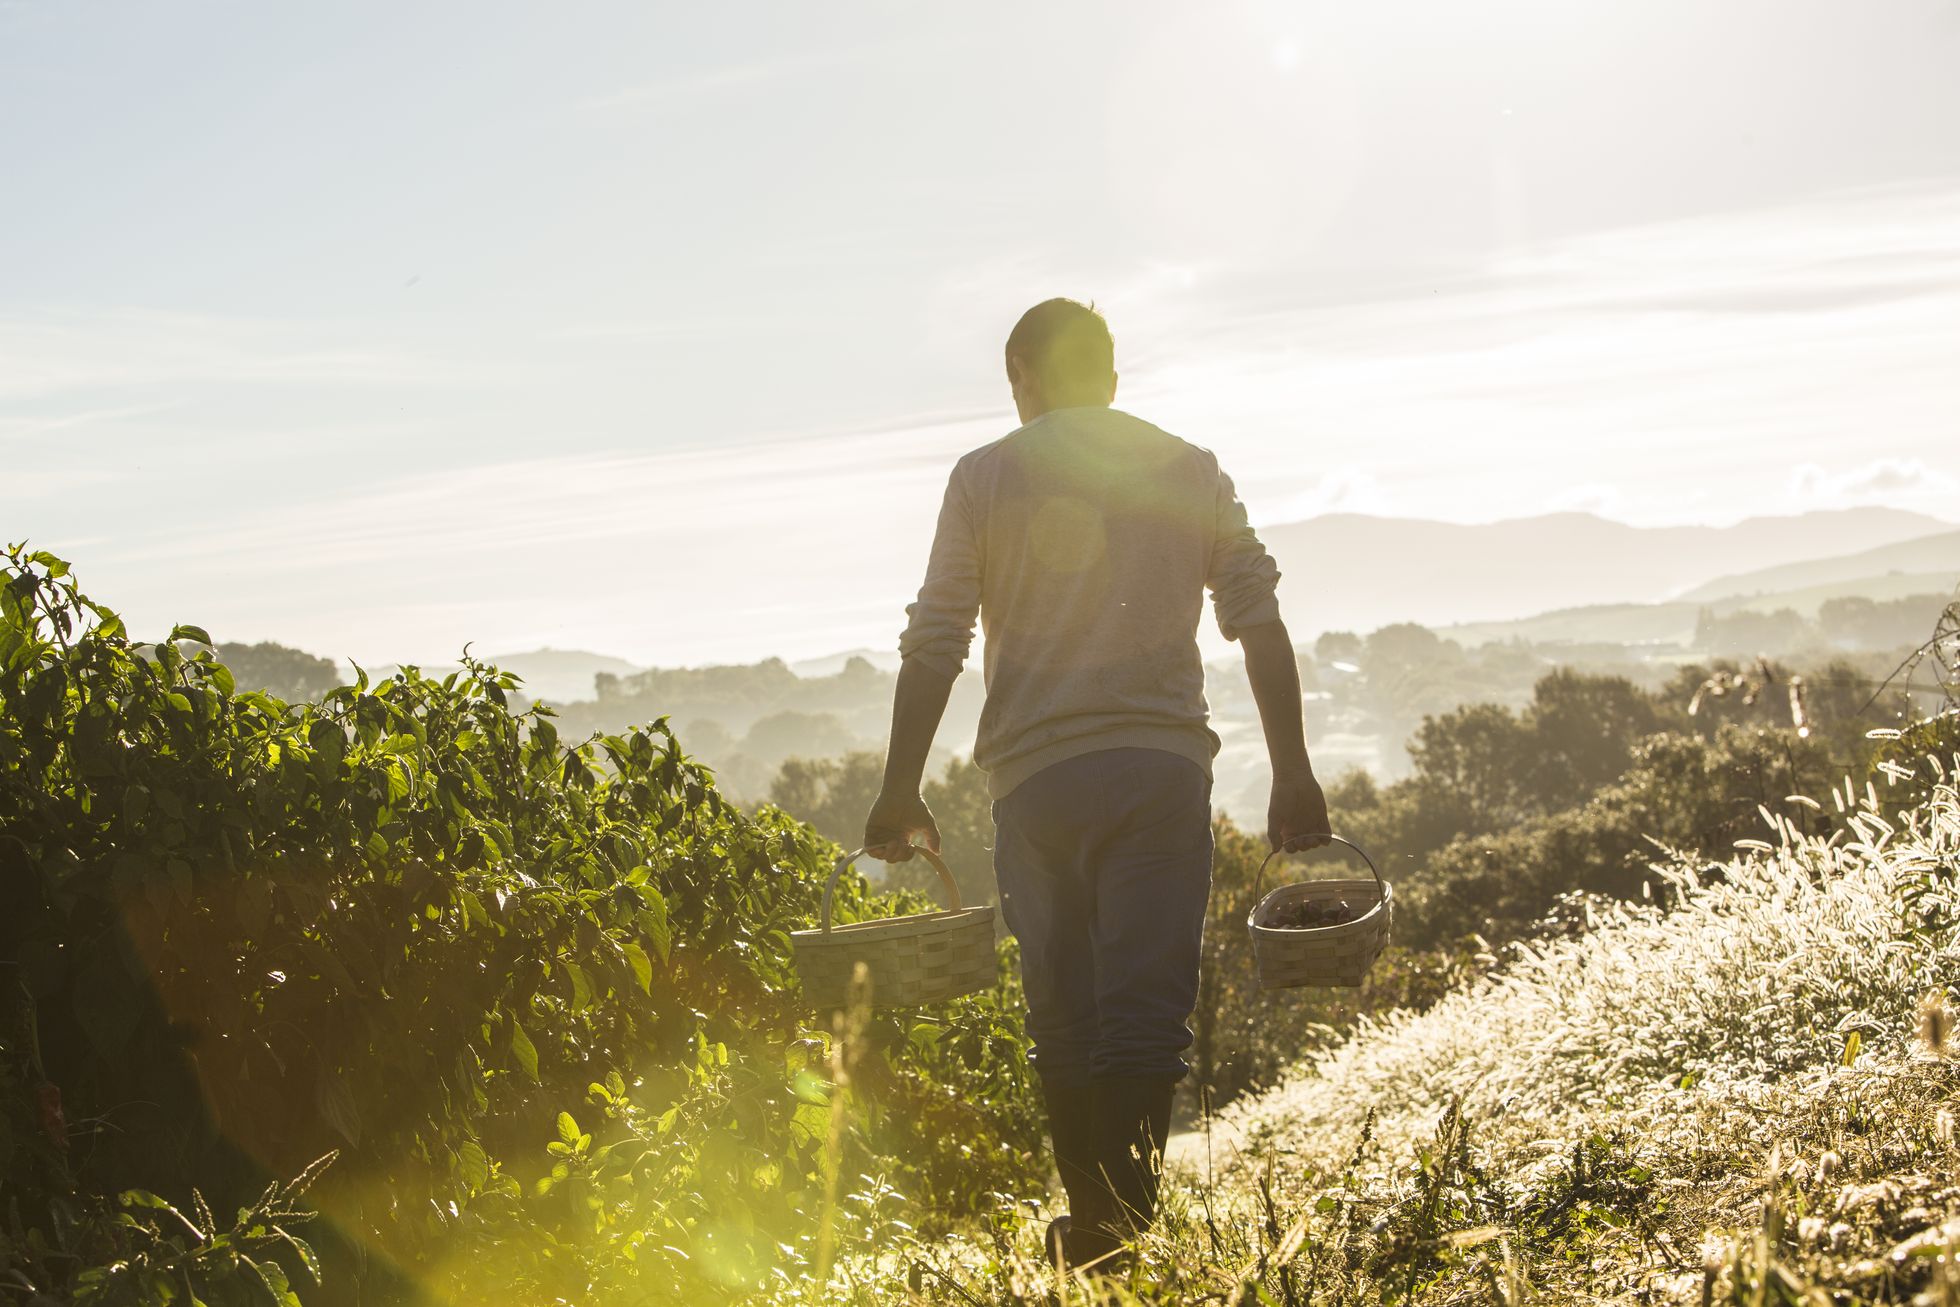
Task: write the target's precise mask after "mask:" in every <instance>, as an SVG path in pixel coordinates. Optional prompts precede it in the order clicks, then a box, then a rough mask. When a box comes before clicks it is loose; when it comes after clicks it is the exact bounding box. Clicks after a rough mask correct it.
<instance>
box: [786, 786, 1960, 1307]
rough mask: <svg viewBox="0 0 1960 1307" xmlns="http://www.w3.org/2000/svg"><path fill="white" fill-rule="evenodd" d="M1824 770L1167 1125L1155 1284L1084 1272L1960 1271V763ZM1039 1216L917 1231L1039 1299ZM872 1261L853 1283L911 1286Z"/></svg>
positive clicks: (956, 1274) (977, 1288) (940, 1255)
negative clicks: (1337, 1039)
mask: <svg viewBox="0 0 1960 1307" xmlns="http://www.w3.org/2000/svg"><path fill="white" fill-rule="evenodd" d="M1955 762H1960V760H1952V759H1949V760H1946V761H1945V763H1944V764H1940V765H1934V764H1933V760H1930V759H1928V760H1922V762H1921V767H1922V768H1924V770H1923V771H1922V773H1921V774H1922V775H1931V774H1934V773H1939V774H1944V775H1947V776H1952V775H1953V774H1954V771H1953V766H1954V763H1955ZM1846 788H1847V789H1848V788H1849V787H1846ZM1829 798H1830V799H1831V800H1832V801H1831V802H1826V803H1825V804H1824V805H1822V806H1823V809H1824V812H1825V813H1826V814H1829V817H1830V819H1833V820H1836V821H1839V822H1841V823H1842V830H1841V831H1840V832H1839V833H1838V834H1837V835H1835V836H1832V837H1830V838H1828V839H1826V838H1819V837H1804V836H1801V835H1799V834H1797V833H1796V830H1795V828H1794V827H1793V826H1792V825H1791V824H1790V823H1789V822H1788V821H1785V820H1783V819H1781V818H1778V819H1776V820H1775V825H1774V827H1773V828H1771V829H1767V830H1765V831H1764V832H1763V833H1764V834H1765V835H1767V836H1769V839H1768V840H1767V841H1747V842H1745V843H1747V845H1748V847H1747V848H1744V849H1742V850H1741V851H1740V853H1739V855H1738V856H1737V857H1736V858H1734V859H1733V860H1731V861H1728V862H1726V863H1724V864H1721V865H1718V866H1712V867H1700V868H1695V867H1690V866H1687V865H1681V866H1677V867H1675V868H1673V869H1672V870H1671V871H1670V873H1669V876H1670V879H1671V881H1672V884H1673V886H1674V890H1675V894H1676V897H1677V901H1676V902H1675V904H1674V906H1673V907H1672V909H1671V910H1669V911H1666V912H1661V911H1658V910H1656V909H1655V908H1653V907H1651V906H1647V907H1642V906H1638V905H1633V906H1627V907H1622V908H1615V909H1612V910H1610V911H1608V912H1605V913H1602V914H1600V916H1599V917H1598V918H1597V919H1595V920H1594V921H1593V924H1592V927H1591V929H1589V930H1588V931H1586V932H1585V933H1582V934H1579V935H1577V936H1576V937H1572V938H1567V939H1561V940H1553V941H1549V942H1543V943H1539V944H1535V945H1531V946H1525V947H1521V948H1519V949H1518V950H1516V952H1515V953H1514V954H1513V955H1512V956H1511V958H1510V960H1509V961H1508V962H1507V963H1506V964H1505V965H1503V966H1502V967H1500V968H1499V969H1498V970H1496V971H1494V972H1492V973H1490V974H1487V975H1486V976H1484V977H1483V978H1482V979H1478V980H1474V981H1472V982H1471V983H1469V984H1468V985H1466V986H1464V987H1461V988H1458V989H1456V990H1454V991H1453V992H1451V993H1449V994H1448V995H1447V996H1446V997H1444V998H1443V999H1442V1000H1441V1001H1440V1002H1438V1003H1436V1004H1435V1005H1434V1006H1432V1007H1430V1008H1429V1009H1428V1010H1426V1011H1424V1012H1422V1013H1421V1014H1420V1015H1413V1014H1409V1013H1406V1012H1405V1013H1400V1014H1394V1015H1390V1016H1388V1017H1387V1018H1385V1019H1382V1020H1380V1021H1371V1020H1364V1021H1363V1022H1362V1023H1361V1025H1360V1026H1359V1027H1358V1028H1357V1030H1356V1031H1355V1032H1354V1033H1353V1034H1352V1035H1351V1036H1350V1037H1349V1038H1348V1039H1346V1040H1345V1041H1344V1042H1341V1043H1339V1044H1337V1045H1335V1046H1334V1047H1333V1048H1332V1049H1331V1050H1330V1051H1328V1052H1326V1053H1325V1054H1323V1055H1320V1056H1318V1057H1317V1058H1315V1059H1313V1060H1312V1061H1310V1062H1308V1063H1307V1064H1306V1065H1303V1066H1301V1067H1300V1068H1298V1069H1297V1071H1296V1072H1295V1073H1294V1074H1293V1075H1292V1076H1291V1077H1290V1078H1288V1079H1287V1080H1286V1081H1284V1082H1283V1083H1281V1084H1280V1085H1278V1086H1277V1087H1275V1088H1273V1089H1272V1090H1270V1091H1269V1092H1267V1093H1265V1094H1263V1095H1261V1096H1258V1097H1255V1098H1252V1099H1249V1100H1244V1101H1242V1102H1241V1103H1240V1104H1238V1105H1235V1106H1234V1107H1232V1108H1228V1109H1227V1110H1226V1112H1225V1114H1224V1115H1223V1116H1222V1117H1221V1118H1219V1119H1218V1120H1216V1121H1214V1122H1213V1123H1212V1125H1211V1126H1210V1127H1209V1128H1206V1129H1202V1130H1200V1131H1198V1132H1194V1133H1189V1134H1185V1135H1182V1136H1178V1137H1175V1138H1173V1140H1172V1147H1171V1162H1172V1169H1173V1174H1174V1175H1175V1176H1176V1177H1177V1183H1176V1186H1175V1188H1176V1195H1175V1197H1174V1198H1173V1199H1172V1201H1171V1210H1170V1212H1169V1214H1168V1217H1167V1219H1165V1220H1164V1221H1163V1223H1162V1224H1161V1226H1160V1228H1159V1230H1158V1231H1157V1232H1156V1233H1155V1234H1154V1235H1153V1236H1152V1237H1151V1239H1150V1240H1149V1241H1148V1242H1147V1243H1146V1245H1145V1250H1144V1252H1143V1255H1142V1266H1141V1268H1140V1270H1139V1271H1138V1272H1137V1273H1136V1275H1135V1277H1134V1279H1133V1280H1132V1284H1131V1288H1132V1289H1133V1291H1134V1293H1135V1295H1136V1296H1135V1297H1130V1296H1128V1295H1111V1296H1108V1297H1100V1296H1088V1297H1085V1298H1083V1299H1081V1300H1082V1301H1087V1302H1092V1303H1097V1304H1105V1303H1107V1304H1112V1305H1113V1304H1119V1303H1121V1304H1128V1303H1132V1302H1148V1303H1171V1302H1198V1301H1222V1302H1230V1303H1253V1302H1261V1303H1264V1302H1271V1303H1310V1302H1311V1303H1321V1302H1327V1303H1335V1302H1339V1303H1356V1304H1374V1303H1437V1304H1471V1303H1478V1304H1484V1303H1501V1304H1518V1303H1524V1302H1541V1303H1580V1302H1599V1303H1604V1302H1615V1303H1618V1302H1635V1303H1673V1304H1684V1305H1686V1304H1696V1303H1699V1304H1704V1305H1706V1304H1710V1303H1724V1304H1737V1305H1741V1304H1757V1303H1780V1304H1792V1305H1794V1304H1797V1303H1809V1302H1819V1303H1824V1302H1833V1303H1844V1304H1859V1305H1863V1304H1878V1303H1888V1304H1890V1303H1900V1304H1903V1303H1908V1302H1912V1303H1929V1304H1930V1303H1943V1302H1951V1301H1953V1300H1954V1298H1953V1296H1952V1291H1953V1290H1955V1289H1960V1275H1956V1274H1955V1268H1954V1261H1953V1257H1954V1253H1955V1251H1956V1250H1960V1187H1956V1186H1955V1184H1954V1181H1953V1176H1954V1174H1955V1171H1956V1167H1960V1147H1956V1136H1955V1130H1954V1125H1953V1121H1954V1114H1955V1112H1956V1110H1960V1061H1956V1059H1955V1058H1954V1053H1955V1048H1954V1045H1953V1042H1952V1038H1951V1033H1950V1032H1951V1030H1952V1019H1953V1018H1952V1009H1951V1006H1950V1005H1951V1001H1952V998H1951V994H1952V986H1953V985H1954V983H1955V982H1956V981H1960V944H1956V936H1955V928H1954V924H1953V919H1952V917H1951V916H1949V915H1945V905H1946V904H1947V903H1949V902H1950V895H1951V891H1952V887H1953V883H1954V876H1955V867H1956V865H1960V794H1956V792H1955V789H1954V786H1953V783H1952V782H1951V781H1948V782H1946V783H1943V784H1940V785H1938V786H1937V787H1935V788H1933V789H1932V790H1931V792H1930V795H1929V796H1928V797H1926V798H1925V799H1924V800H1923V801H1921V802H1918V803H1916V804H1911V805H1909V806H1907V807H1906V808H1905V810H1904V811H1903V812H1901V811H1898V810H1894V809H1890V808H1888V807H1887V806H1886V805H1887V804H1888V803H1889V797H1888V796H1887V795H1885V794H1884V793H1883V792H1874V793H1872V794H1870V795H1869V796H1867V797H1866V798H1865V799H1863V800H1861V801H1860V802H1859V803H1858V804H1857V805H1856V806H1855V807H1852V806H1851V805H1850V804H1848V803H1847V800H1846V795H1845V794H1844V793H1838V794H1835V795H1832V796H1829ZM1803 802H1804V803H1808V802H1809V801H1807V800H1806V801H1803ZM1788 810H1789V811H1791V812H1799V811H1801V810H1802V808H1801V806H1800V805H1799V804H1797V803H1792V804H1791V805H1790V806H1789V808H1788ZM1811 820H1813V821H1814V820H1816V818H1815V817H1813V818H1811ZM1929 892H1930V893H1931V894H1933V895H1935V896H1937V901H1938V902H1939V903H1940V904H1941V908H1940V910H1939V912H1938V913H1936V914H1930V915H1929V912H1928V910H1927V909H1926V908H1925V903H1926V899H1925V897H1924V896H1925V895H1926V894H1928V893H1929ZM1908 908H1912V909H1913V910H1910V911H1909V910H1908ZM1038 1229H1039V1226H1038V1224H1033V1223H1030V1224H1029V1225H1024V1226H1022V1227H1021V1230H1020V1239H1019V1241H1018V1242H1017V1243H1016V1244H1014V1245H1013V1247H1012V1248H1011V1250H1009V1251H1008V1252H1007V1253H1006V1255H1005V1256H1004V1257H1003V1256H1002V1253H1001V1252H1000V1251H997V1250H996V1249H995V1248H990V1247H987V1246H986V1245H984V1244H981V1243H979V1242H974V1243H961V1244H955V1245H952V1246H944V1245H939V1244H933V1243H929V1242H922V1243H919V1244H916V1245H913V1246H904V1247H901V1248H900V1249H898V1250H897V1251H898V1253H899V1257H898V1259H897V1260H901V1261H903V1260H913V1261H916V1262H920V1263H924V1264H925V1265H927V1266H929V1267H931V1268H933V1270H934V1273H935V1274H936V1275H937V1276H940V1277H943V1278H944V1281H945V1282H947V1283H952V1284H956V1285H959V1286H960V1287H961V1288H962V1289H963V1290H964V1293H963V1296H961V1297H960V1299H959V1300H960V1301H965V1302H972V1303H985V1304H990V1305H991V1304H1005V1303H1010V1302H1012V1303H1018V1302H1024V1301H1030V1300H1031V1297H1023V1296H1019V1295H1017V1294H1012V1293H1001V1292H999V1291H998V1290H996V1289H994V1288H993V1286H994V1285H996V1284H999V1283H1001V1282H1005V1283H1008V1284H1014V1283H1022V1284H1038V1283H1039V1282H1040V1277H1041V1271H1040V1270H1039V1268H1038V1267H1037V1265H1036V1264H1035V1258H1034V1256H1033V1241H1034V1236H1035V1234H1036V1232H1037V1231H1038ZM1002 1263H1005V1265H1004V1266H1003V1265H1002ZM888 1264H889V1263H887V1265H888ZM863 1270H864V1276H865V1278H864V1279H863V1280H862V1281H860V1284H861V1285H862V1287H861V1288H860V1289H859V1290H858V1291H857V1292H856V1293H853V1294H850V1295H849V1296H848V1300H849V1301H852V1302H873V1301H880V1300H881V1299H880V1298H879V1292H880V1290H881V1289H883V1290H886V1291H889V1292H891V1293H892V1294H893V1295H894V1296H899V1295H901V1294H902V1291H900V1290H898V1289H897V1287H896V1286H895V1285H891V1284H889V1282H888V1281H886V1282H885V1283H882V1284H881V1282H880V1279H879V1276H878V1270H877V1268H875V1267H873V1266H870V1265H868V1264H867V1265H866V1266H865V1267H864V1268H863ZM886 1275H887V1276H888V1275H889V1272H886ZM1942 1291H1944V1295H1943V1296H1942ZM1922 1292H1925V1293H1926V1295H1927V1296H1918V1297H1916V1296H1915V1295H1916V1294H1920V1293H1922ZM839 1300H843V1299H839ZM907 1300H908V1301H916V1299H907ZM802 1301H816V1299H814V1298H810V1299H803V1300H802Z"/></svg>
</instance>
